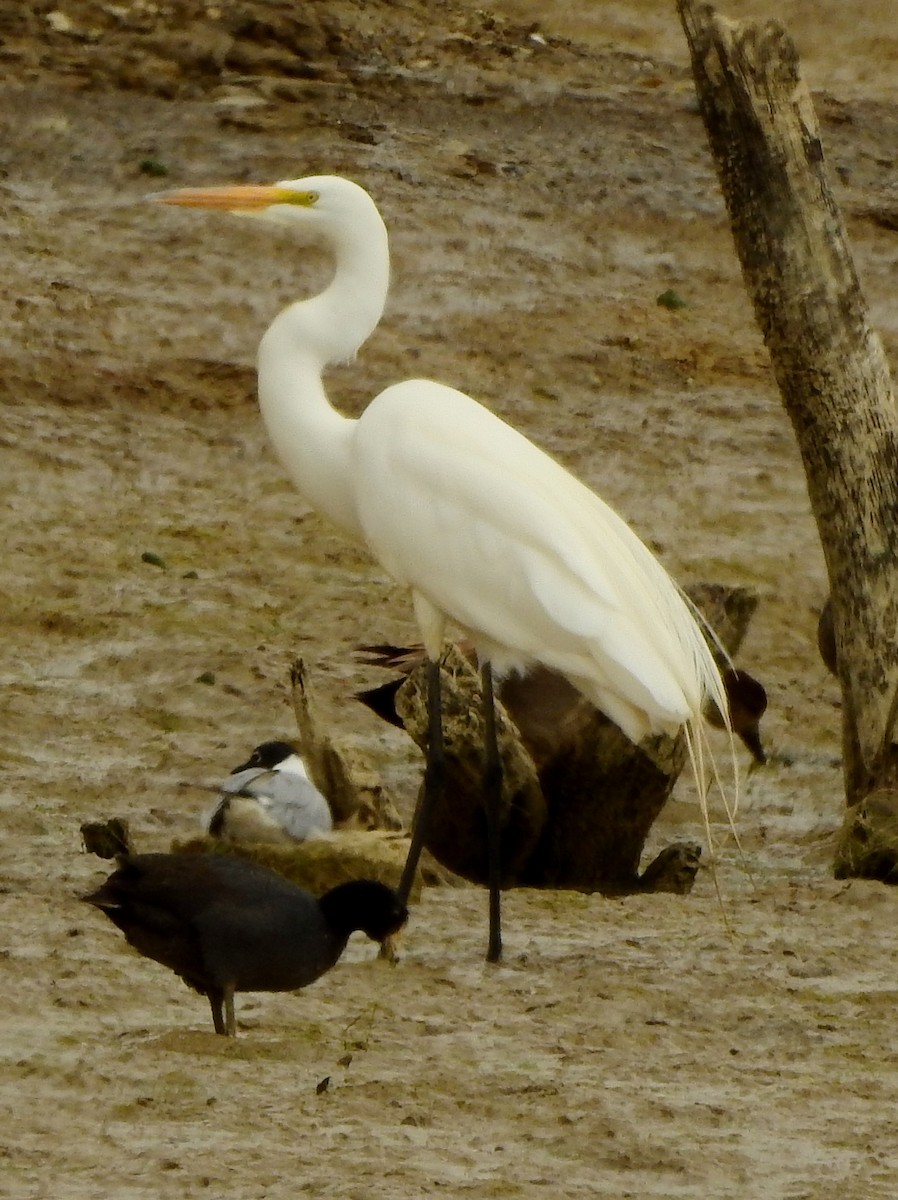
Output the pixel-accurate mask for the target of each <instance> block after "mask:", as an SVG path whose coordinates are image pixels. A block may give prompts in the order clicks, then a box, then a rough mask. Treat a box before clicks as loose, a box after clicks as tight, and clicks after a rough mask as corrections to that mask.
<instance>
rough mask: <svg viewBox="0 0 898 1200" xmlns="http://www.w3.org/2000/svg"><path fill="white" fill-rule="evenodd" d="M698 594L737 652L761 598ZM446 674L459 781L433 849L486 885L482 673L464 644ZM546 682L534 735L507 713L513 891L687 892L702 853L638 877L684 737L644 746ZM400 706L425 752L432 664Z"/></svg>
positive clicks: (563, 687)
mask: <svg viewBox="0 0 898 1200" xmlns="http://www.w3.org/2000/svg"><path fill="white" fill-rule="evenodd" d="M688 591H689V594H690V596H691V597H692V599H693V600H694V601H695V602H696V604H697V605H698V607H699V608H700V609H701V610H702V611H703V612H704V614H705V616H706V617H707V619H708V621H709V624H710V625H711V627H712V628H713V629H714V630H715V632H716V633H717V635H718V637H719V638H720V640H721V642H722V643H723V645H724V646H725V648H726V649H727V651H728V652H729V653H730V654H733V653H735V651H736V650H737V649H738V647H739V645H740V643H741V642H742V639H743V637H744V636H745V632H746V630H747V628H748V623H749V621H750V619H751V616H752V614H753V612H754V610H755V608H756V606H757V599H756V597H755V596H754V595H753V593H751V592H749V591H748V590H746V589H742V588H725V587H719V586H715V585H703V586H699V587H695V588H692V589H688ZM441 667H442V683H443V712H444V736H445V740H446V758H447V773H448V781H447V786H446V790H445V799H444V803H443V804H442V806H441V808H440V809H439V810H438V811H435V812H434V813H433V814H432V817H431V824H430V833H429V836H428V841H427V848H428V849H429V850H430V852H431V853H432V854H433V856H434V858H436V859H437V861H438V862H440V863H442V864H443V866H445V867H447V868H448V869H449V870H451V871H454V872H456V873H457V874H459V875H462V876H463V877H464V878H466V879H470V880H472V881H473V882H476V883H485V882H486V873H487V872H486V821H485V814H484V809H483V801H482V792H481V788H482V754H483V738H482V722H481V715H480V682H479V676H478V673H477V671H476V670H475V669H474V668H473V667H472V666H471V664H470V663H469V662H468V661H467V659H466V658H465V657H464V656H463V655H461V654H459V652H458V650H457V649H456V648H455V647H450V648H449V649H448V650H447V651H446V653H445V655H444V656H443V660H442V664H441ZM543 675H544V676H545V679H544V680H542V679H541V680H540V683H541V685H543V686H541V687H540V698H541V700H542V698H543V696H545V697H546V699H545V705H543V704H542V703H541V704H540V707H539V711H538V712H536V713H534V714H533V716H532V718H531V717H529V716H528V718H527V723H528V726H529V727H528V728H526V729H524V728H520V729H519V728H518V727H516V726H515V724H514V723H513V722H512V720H511V718H510V717H509V715H508V712H507V711H506V709H505V707H503V706H502V705H501V704H499V703H497V705H496V708H497V713H496V716H497V727H498V734H499V746H500V751H501V754H502V760H503V767H504V770H505V779H504V781H503V798H504V829H503V835H502V861H503V872H504V876H503V886H504V887H513V886H527V887H558V888H577V889H580V890H584V891H603V892H608V893H620V892H625V891H635V890H644V889H648V888H651V889H652V890H670V891H686V890H688V888H689V886H691V880H692V878H693V877H694V875H695V870H696V869H697V865H698V857H697V853H698V852H697V848H696V847H695V846H694V845H691V844H690V845H689V846H686V847H682V848H679V850H678V852H675V853H670V852H666V853H665V855H664V860H663V862H660V863H658V865H657V866H653V867H652V868H650V870H649V871H647V872H646V875H645V876H643V877H642V879H641V878H640V876H639V873H638V872H639V861H640V857H641V855H642V850H643V846H644V845H645V840H646V837H647V836H648V833H649V830H650V829H651V827H652V825H653V823H654V821H655V820H656V818H657V816H658V814H659V813H660V812H661V809H662V808H663V807H664V804H665V803H666V801H667V799H668V797H669V796H670V793H671V790H672V789H673V786H674V784H675V783H676V780H677V777H678V776H679V774H680V771H681V770H682V768H683V765H684V763H685V760H686V747H685V740H684V739H683V737H682V736H680V737H677V738H669V737H653V738H647V739H645V740H644V741H643V742H642V743H641V744H640V745H639V746H634V745H633V743H632V742H630V741H628V740H627V738H626V737H625V736H624V735H623V734H622V733H621V732H620V730H619V729H618V728H617V726H616V725H614V724H613V723H612V722H611V721H609V720H608V719H607V718H606V717H605V716H603V715H602V714H601V713H600V712H599V711H598V710H597V709H596V708H595V707H594V706H593V705H592V704H590V703H589V701H587V700H586V699H585V698H584V697H583V696H581V695H580V693H579V692H577V691H576V690H575V689H574V688H572V687H571V686H570V684H568V683H567V682H566V680H564V679H561V678H560V677H559V676H557V675H554V674H553V673H552V672H548V671H545V672H543ZM528 678H529V679H530V681H531V683H532V682H533V677H532V676H530V677H528ZM506 698H507V697H506ZM396 708H397V711H398V713H399V715H400V717H401V718H402V721H403V724H404V726H405V729H406V730H407V732H408V733H409V734H410V736H411V737H412V738H413V739H414V741H415V742H416V743H417V745H418V746H419V747H420V748H421V750H422V752H425V753H426V746H427V703H426V679H425V672H424V668H423V667H419V668H418V669H416V670H415V671H413V672H412V673H411V675H410V676H409V678H408V679H407V680H406V682H405V683H404V684H403V685H402V687H401V688H400V689H399V691H398V692H397V695H396ZM522 725H523V721H522Z"/></svg>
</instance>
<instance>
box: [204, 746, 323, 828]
mask: <svg viewBox="0 0 898 1200" xmlns="http://www.w3.org/2000/svg"><path fill="white" fill-rule="evenodd" d="M205 823H206V827H207V829H208V831H209V834H210V835H211V836H212V837H216V838H219V839H220V840H221V841H226V842H304V841H307V840H308V839H309V838H316V837H325V836H326V835H327V834H329V833H330V832H331V830H332V829H333V827H334V819H333V815H332V813H331V810H330V806H329V804H328V802H327V800H326V799H325V798H324V796H322V794H321V792H319V791H318V789H317V788H316V787H315V785H314V783H312V781H311V779H310V778H309V773H308V771H307V770H306V765H305V763H304V762H303V760H302V757H301V755H300V754H299V753H298V752H297V750H296V747H295V746H293V745H292V744H291V743H290V742H285V741H272V742H263V743H262V744H261V745H260V746H257V747H256V748H255V750H253V752H252V754H251V755H250V756H249V758H248V759H247V760H246V762H245V763H241V764H240V766H239V767H235V768H234V770H233V771H232V772H231V774H230V775H229V776H228V778H227V779H226V780H225V781H224V783H223V784H222V785H221V796H220V797H219V800H218V803H217V805H216V806H215V809H214V810H213V812H212V813H211V814H210V815H209V816H208V817H207V818H206V821H205Z"/></svg>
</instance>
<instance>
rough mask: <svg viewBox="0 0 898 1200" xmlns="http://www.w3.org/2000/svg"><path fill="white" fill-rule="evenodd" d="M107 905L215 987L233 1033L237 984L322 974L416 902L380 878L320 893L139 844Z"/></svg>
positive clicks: (251, 869) (125, 925)
mask: <svg viewBox="0 0 898 1200" xmlns="http://www.w3.org/2000/svg"><path fill="white" fill-rule="evenodd" d="M82 899H83V900H85V901H86V902H87V903H88V904H92V905H93V906H94V907H95V908H99V909H100V910H101V912H104V913H105V914H106V916H107V917H108V918H109V919H110V921H112V922H113V923H114V924H115V925H117V926H118V927H119V929H121V931H122V932H123V933H124V935H125V938H126V939H127V941H128V943H129V944H130V945H132V946H133V947H134V949H135V950H138V951H139V952H140V953H141V954H143V955H144V956H145V957H146V958H152V959H154V960H155V961H156V962H159V963H162V965H163V966H165V967H168V968H169V970H171V971H174V972H175V974H176V975H180V976H181V978H182V979H183V980H184V982H185V983H186V984H187V985H188V987H192V988H193V989H194V990H195V991H197V992H199V993H200V994H201V995H203V996H206V997H208V1000H209V1004H210V1006H211V1008H212V1020H213V1023H214V1025H215V1032H216V1033H221V1034H227V1035H229V1036H230V1037H233V1036H234V1035H235V1033H236V1031H237V1028H236V1023H235V1020H234V993H235V992H292V991H294V990H295V989H296V988H301V987H306V986H307V985H308V984H310V983H314V982H315V980H316V979H318V978H319V977H320V976H322V975H323V974H324V973H325V971H329V970H330V969H331V967H332V966H333V965H334V964H335V963H336V961H337V959H338V958H339V957H340V955H341V954H342V953H343V950H344V949H345V947H346V943H347V941H348V940H349V935H350V934H351V933H353V932H355V930H357V929H361V930H363V931H364V932H365V933H366V934H367V935H368V937H370V938H371V939H372V940H373V941H377V942H384V941H385V940H386V939H387V938H388V937H391V936H392V935H393V934H394V933H396V932H398V930H399V929H401V927H402V926H403V925H404V924H405V921H406V919H407V917H408V910H407V909H406V907H405V904H404V903H403V902H402V901H401V900H400V899H399V897H398V896H397V895H396V894H395V892H393V891H392V890H391V889H390V888H388V887H386V886H385V885H384V884H382V883H378V882H375V881H374V880H371V879H358V880H354V881H352V882H351V883H341V884H339V885H338V886H337V887H335V888H332V889H331V890H330V891H329V892H326V893H325V894H324V895H323V896H322V897H321V899H320V900H316V899H315V897H314V896H313V895H311V893H310V892H307V891H305V890H304V889H303V888H300V887H297V886H296V885H295V884H293V883H290V882H289V881H288V880H287V879H285V878H284V877H283V876H282V875H278V873H277V872H276V871H270V870H269V869H268V868H267V867H263V866H259V865H258V864H257V863H252V862H247V861H246V860H245V859H240V858H230V857H228V856H226V855H218V854H135V855H130V856H123V857H122V858H120V859H119V867H118V870H116V871H114V872H113V873H112V874H111V875H110V876H109V878H108V879H107V880H106V882H105V883H103V884H101V885H100V887H98V888H97V890H96V891H94V892H90V893H88V894H87V895H86V896H83V897H82Z"/></svg>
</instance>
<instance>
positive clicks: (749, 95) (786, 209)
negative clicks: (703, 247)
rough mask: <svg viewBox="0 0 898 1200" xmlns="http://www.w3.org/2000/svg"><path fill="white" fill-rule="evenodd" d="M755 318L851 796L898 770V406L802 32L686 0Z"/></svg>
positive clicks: (706, 112) (683, 10) (700, 86)
mask: <svg viewBox="0 0 898 1200" xmlns="http://www.w3.org/2000/svg"><path fill="white" fill-rule="evenodd" d="M678 9H679V13H680V18H681V20H682V22H683V27H684V29H685V31H686V37H687V40H688V42H689V48H690V52H691V55H692V66H693V72H694V75H695V82H696V88H697V90H698V97H699V103H700V106H701V112H702V116H703V118H704V122H705V126H706V128H707V132H708V138H709V141H710V144H711V151H712V153H713V156H714V161H715V163H716V166H717V171H718V175H719V178H720V184H721V188H722V191H723V196H724V200H725V201H726V206H727V209H728V211H729V216H730V221H731V224H732V229H733V236H734V239H735V243H736V250H737V252H738V255H739V259H740V261H741V263H742V272H743V276H744V279H745V283H746V287H747V289H748V292H749V295H750V297H751V300H752V303H753V305H754V310H755V317H756V319H757V321H758V324H759V326H760V328H761V331H762V333H763V335H764V340H765V342H766V344H767V348H768V350H769V351H770V357H771V362H772V364H773V370H774V374H775V376H776V380H777V383H778V384H779V388H780V392H781V393H782V398H783V403H784V405H785V408H786V411H787V412H788V414H789V418H790V420H791V422H792V426H793V429H794V430H795V435H796V438H797V439H798V445H799V448H800V451H801V457H802V461H803V463H804V469H805V474H806V476H807V483H808V492H809V494H810V500H811V506H812V509H813V512H814V516H815V519H816V522H817V526H818V529H819V531H820V539H821V542H822V544H823V552H824V555H825V558H826V564H827V570H828V573H829V579H830V588H831V594H832V599H833V619H834V628H835V637H836V646H837V654H838V664H839V678H840V683H841V687H842V694H843V705H842V714H843V715H842V721H843V729H842V732H843V751H844V771H845V792H846V798H847V801H848V804H849V805H854V804H857V803H858V802H859V801H861V800H862V799H863V797H864V796H866V795H867V794H868V793H869V792H871V791H872V790H873V789H874V788H876V787H882V786H889V785H893V784H894V783H895V782H896V779H898V746H896V745H895V744H894V742H893V726H894V723H895V715H896V713H895V708H896V705H895V697H896V695H898V638H896V629H898V411H896V406H895V402H894V396H893V393H892V386H891V381H890V376H889V369H888V364H887V362H886V358H885V354H884V352H883V348H882V345H881V343H880V341H879V338H878V337H877V335H876V334H875V333H874V332H873V331H872V329H871V327H870V322H869V314H868V310H867V306H866V303H865V301H864V297H863V295H862V293H861V288H860V285H859V283H858V278H857V274H856V272H855V268H854V264H853V262H852V258H851V254H850V251H849V248H848V244H847V241H846V237H845V231H844V228H843V225H842V220H841V217H840V214H839V209H838V206H837V204H836V201H835V199H834V197H833V193H832V190H831V188H830V183H829V179H828V176H827V170H826V163H825V160H824V155H823V149H822V146H821V142H820V132H819V128H818V125H817V120H816V117H815V114H814V108H813V104H812V102H811V97H810V93H809V92H808V89H807V87H806V85H805V83H804V82H803V80H802V78H801V75H800V69H799V61H798V54H797V51H796V49H795V46H794V44H793V42H792V41H791V39H790V38H789V37H788V36H787V34H786V33H785V31H784V30H783V29H782V28H781V26H780V25H779V24H777V23H776V22H774V21H765V22H762V23H748V22H746V23H740V24H734V23H732V22H730V21H727V20H725V19H724V18H722V17H720V16H719V15H718V14H717V13H716V12H715V11H714V10H713V9H712V8H710V7H708V6H705V5H700V4H696V3H694V2H693V0H678Z"/></svg>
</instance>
